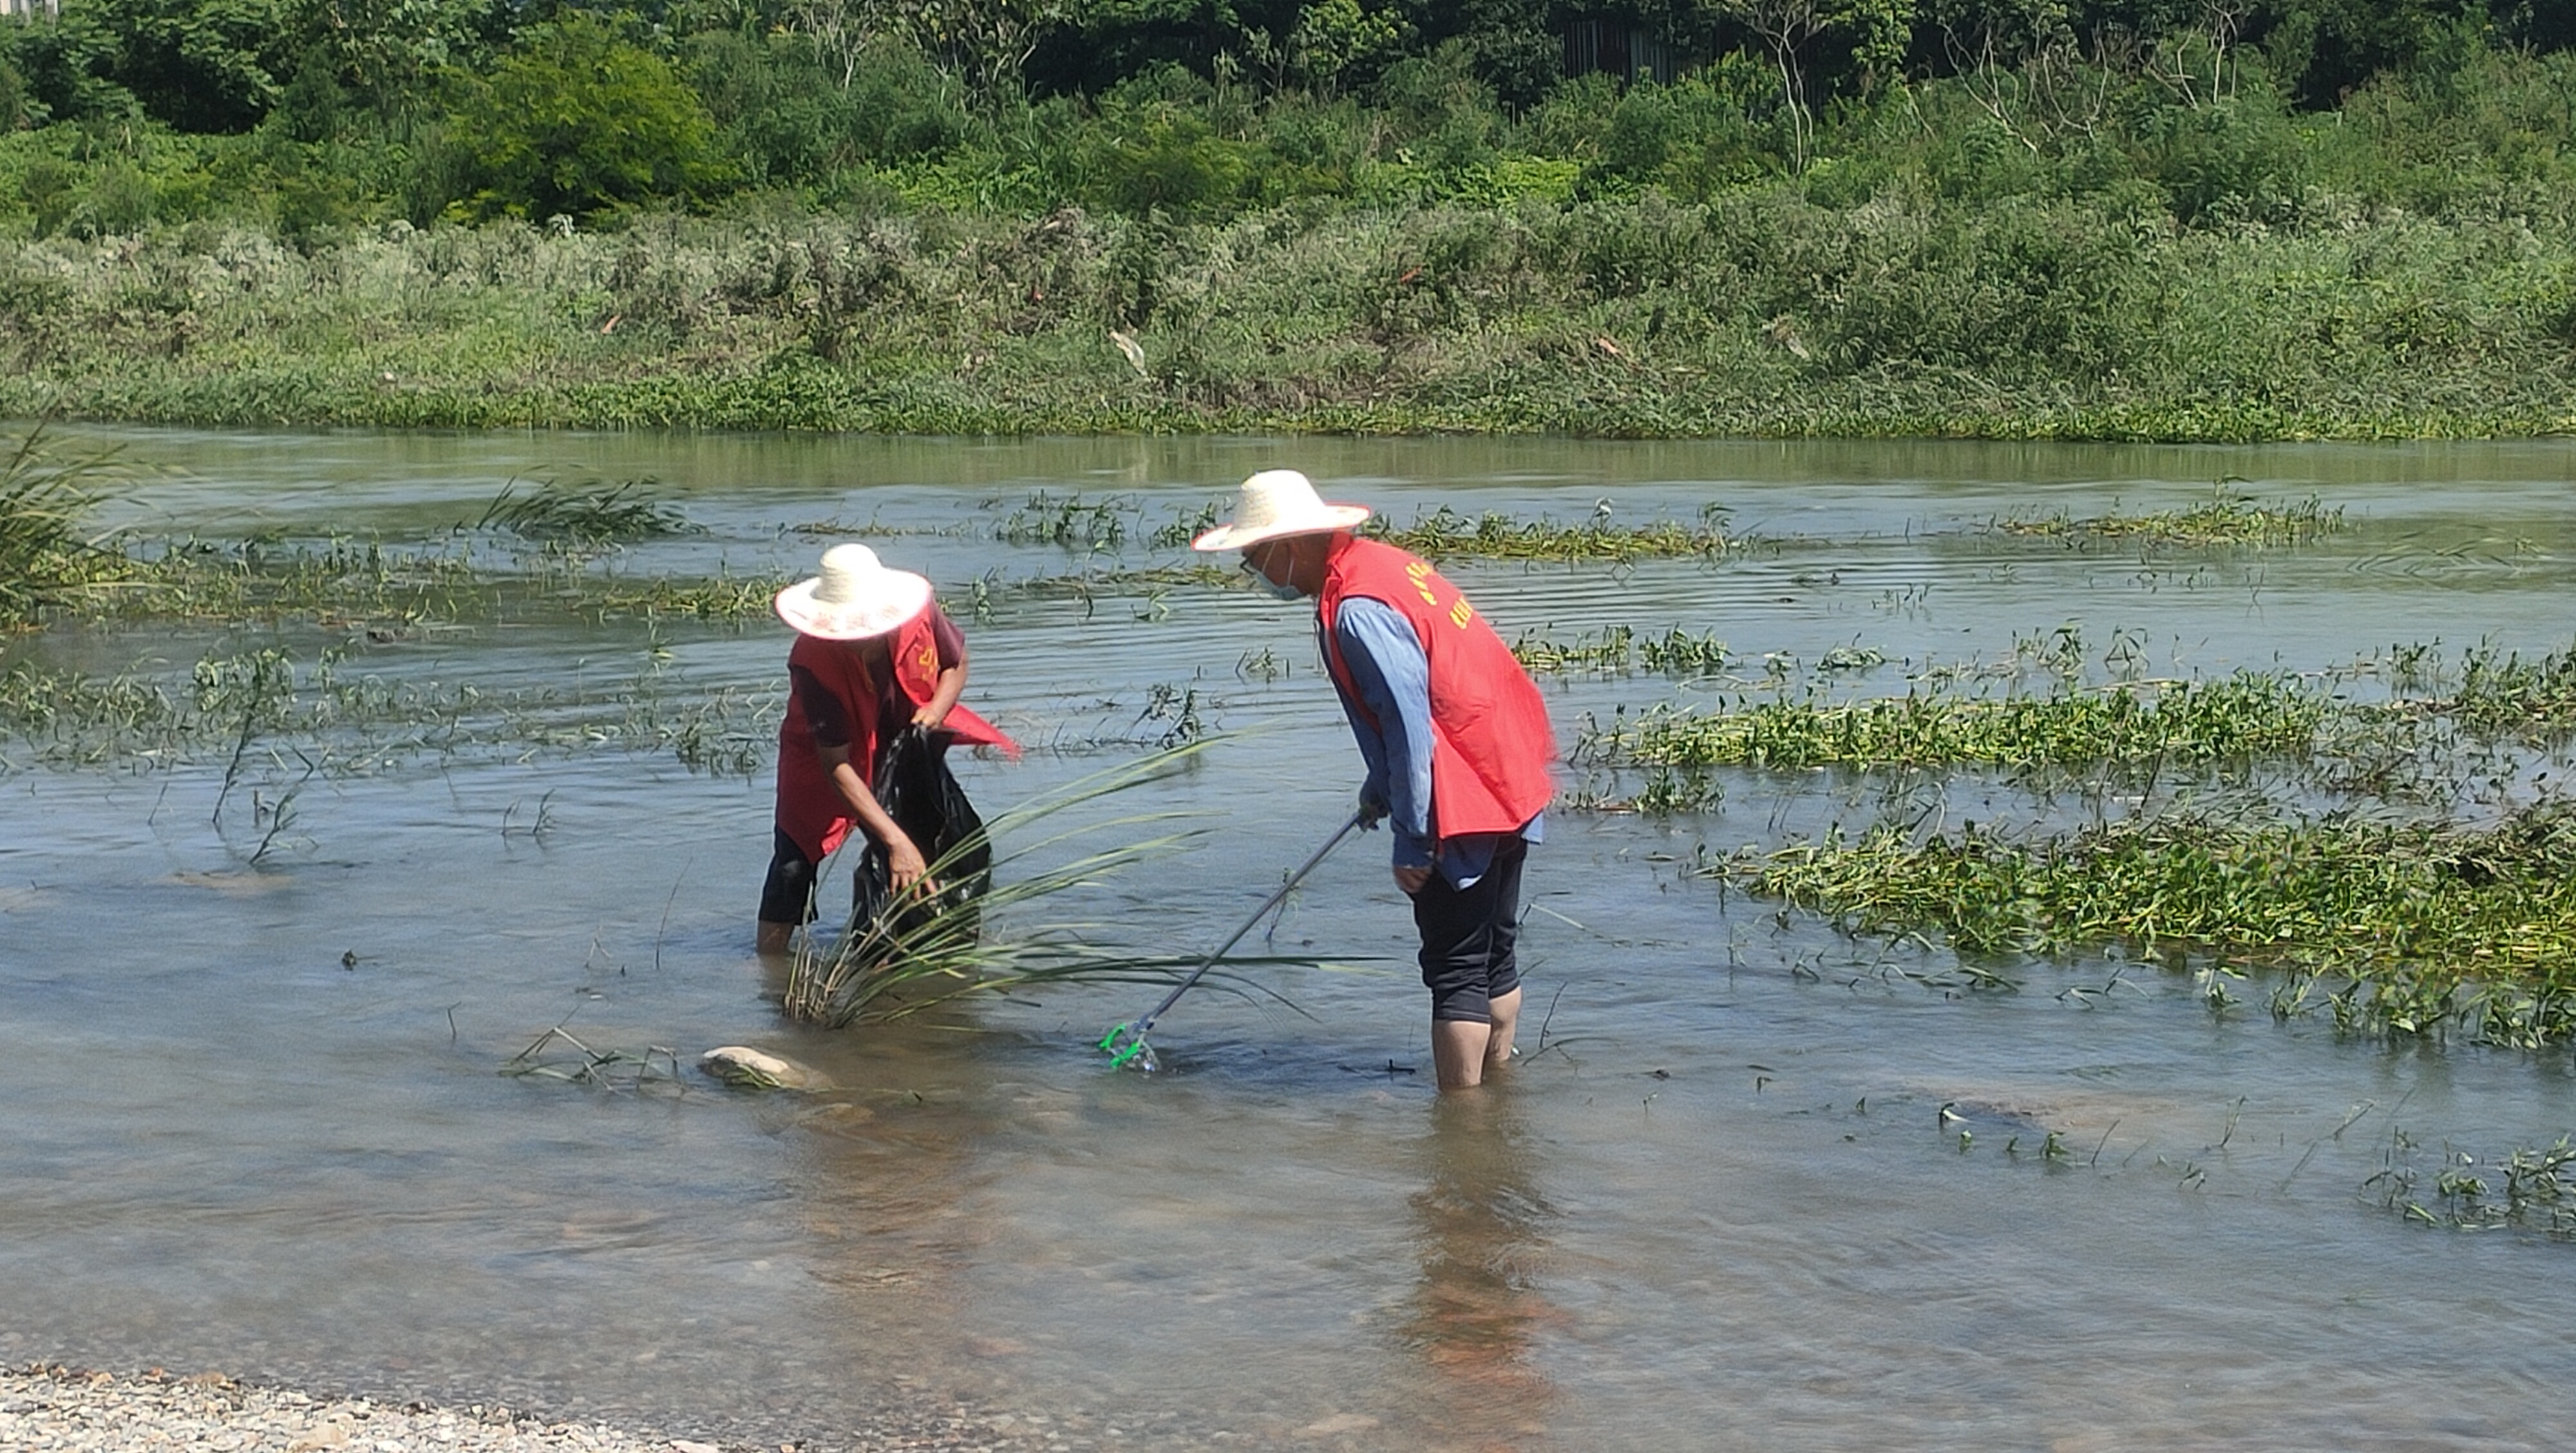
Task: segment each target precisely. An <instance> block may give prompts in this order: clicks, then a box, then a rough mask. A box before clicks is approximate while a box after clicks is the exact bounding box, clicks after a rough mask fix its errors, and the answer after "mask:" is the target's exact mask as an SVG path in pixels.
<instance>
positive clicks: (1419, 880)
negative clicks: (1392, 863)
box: [1395, 868, 1431, 898]
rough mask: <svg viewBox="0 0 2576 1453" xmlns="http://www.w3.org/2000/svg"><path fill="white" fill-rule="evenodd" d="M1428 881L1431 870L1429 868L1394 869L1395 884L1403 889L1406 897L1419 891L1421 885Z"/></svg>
mask: <svg viewBox="0 0 2576 1453" xmlns="http://www.w3.org/2000/svg"><path fill="white" fill-rule="evenodd" d="M1430 881H1431V870H1430V869H1429V868H1398V869H1396V870H1395V886H1397V887H1398V888H1401V889H1403V890H1404V896H1405V897H1407V898H1410V897H1412V896H1413V895H1414V894H1416V893H1419V892H1421V891H1422V885H1423V884H1425V883H1428V882H1430Z"/></svg>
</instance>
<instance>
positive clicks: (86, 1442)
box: [0, 1365, 1093, 1453]
mask: <svg viewBox="0 0 2576 1453" xmlns="http://www.w3.org/2000/svg"><path fill="white" fill-rule="evenodd" d="M1012 1421H1017V1422H1019V1423H1020V1426H1015V1427H1003V1426H995V1425H994V1424H993V1423H988V1422H985V1421H984V1420H982V1419H979V1418H976V1417H973V1416H971V1415H969V1414H967V1413H966V1412H965V1411H964V1410H963V1409H958V1408H942V1407H938V1406H924V1407H920V1408H913V1409H905V1410H898V1411H893V1412H889V1413H887V1414H886V1415H884V1416H883V1417H882V1418H881V1419H878V1420H875V1425H874V1426H871V1427H869V1428H866V1429H863V1430H857V1431H853V1432H849V1433H845V1434H841V1435H838V1436H835V1437H833V1438H832V1439H830V1440H829V1441H828V1442H820V1441H817V1442H807V1441H801V1440H800V1441H797V1442H790V1443H778V1444H774V1445H773V1444H759V1445H754V1444H747V1443H734V1442H722V1443H719V1442H701V1441H698V1440H696V1439H691V1438H675V1437H669V1436H662V1435H646V1434H641V1433H636V1432H632V1431H628V1430H624V1429H619V1428H612V1427H609V1426H607V1425H605V1424H600V1423H585V1422H550V1421H547V1420H544V1419H542V1418H536V1417H530V1416H528V1415H526V1414H524V1413H519V1412H514V1411H512V1410H511V1409H509V1408H503V1407H483V1406H479V1405H478V1406H474V1407H465V1408H439V1407H431V1406H428V1405H426V1404H421V1403H411V1404H405V1405H399V1406H398V1405H395V1404H391V1403H379V1402H373V1401H370V1400H368V1399H366V1398H333V1397H315V1396H311V1395H308V1394H305V1393H300V1392H294V1391H290V1390H287V1389H283V1388H271V1387H254V1386H249V1385H246V1384H243V1383H238V1382H235V1381H233V1380H232V1379H230V1378H227V1377H224V1376H222V1375H220V1374H213V1373H206V1374H199V1375H196V1376H189V1377H181V1376H175V1375H171V1374H168V1373H163V1372H159V1371H157V1370H156V1371H153V1372H149V1373H145V1374H142V1375H140V1376H135V1377H120V1376H117V1375H116V1374H114V1373H107V1372H88V1371H82V1370H78V1369H74V1368H68V1367H58V1366H44V1365H37V1366H33V1367H24V1368H11V1369H0V1448H5V1449H8V1450H9V1453H104V1450H117V1453H122V1450H126V1449H168V1450H185V1453H253V1450H257V1453H768V1450H769V1449H770V1448H772V1447H775V1448H779V1449H784V1450H787V1453H890V1450H896V1449H906V1450H941V1453H970V1450H978V1449H987V1450H1002V1449H1011V1450H1034V1449H1062V1448H1082V1447H1088V1446H1092V1444H1093V1440H1092V1439H1091V1438H1089V1437H1086V1436H1081V1435H1079V1434H1075V1435H1073V1436H1070V1437H1068V1436H1067V1434H1068V1432H1069V1431H1070V1430H1067V1429H1064V1428H1061V1427H1054V1428H1050V1427H1046V1426H1044V1425H1043V1424H1039V1425H1037V1426H1031V1424H1033V1423H1036V1422H1037V1420H1034V1419H1030V1420H1012Z"/></svg>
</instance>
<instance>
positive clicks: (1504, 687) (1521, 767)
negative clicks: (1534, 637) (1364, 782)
mask: <svg viewBox="0 0 2576 1453" xmlns="http://www.w3.org/2000/svg"><path fill="white" fill-rule="evenodd" d="M1354 595H1364V596H1367V597H1369V598H1370V599H1372V600H1380V601H1384V602H1385V603H1386V604H1387V605H1389V606H1391V607H1393V608H1394V609H1395V611H1396V612H1397V613H1398V614H1399V615H1402V616H1403V617H1404V618H1405V620H1406V621H1407V622H1409V623H1410V624H1411V625H1412V626H1413V634H1414V635H1415V637H1417V638H1418V639H1420V641H1421V642H1422V654H1423V656H1424V657H1425V658H1426V659H1428V660H1429V661H1430V663H1431V735H1432V742H1431V825H1432V831H1433V832H1434V833H1435V834H1436V835H1438V836H1440V837H1458V836H1462V835H1464V834H1467V833H1475V832H1516V831H1518V830H1519V828H1520V826H1521V824H1523V823H1525V822H1528V821H1529V820H1530V819H1531V818H1533V817H1536V816H1537V815H1538V814H1539V812H1540V811H1541V810H1542V809H1544V808H1545V807H1546V806H1547V804H1548V799H1549V798H1551V797H1553V796H1555V794H1556V784H1555V783H1553V782H1551V781H1550V780H1548V775H1547V764H1548V762H1549V761H1550V760H1552V759H1553V758H1554V757H1555V756H1556V733H1555V732H1554V731H1552V730H1551V729H1550V728H1549V726H1548V724H1547V700H1546V698H1544V697H1542V696H1540V695H1539V690H1538V684H1537V683H1536V682H1534V681H1532V680H1530V678H1529V673H1528V672H1526V671H1524V670H1522V669H1521V663H1520V662H1519V661H1518V660H1516V659H1514V658H1513V656H1512V648H1511V647H1509V646H1506V645H1504V644H1503V638H1502V637H1500V636H1498V635H1495V634H1494V628H1493V627H1491V626H1489V625H1487V624H1485V622H1484V619H1483V618H1482V617H1480V616H1478V615H1477V614H1476V611H1475V607H1473V606H1470V605H1469V604H1467V598H1466V597H1465V596H1463V595H1460V594H1459V593H1458V588H1457V587H1456V586H1454V585H1451V584H1450V583H1449V582H1448V581H1446V580H1444V579H1442V578H1441V576H1440V572H1439V571H1437V570H1434V569H1432V568H1431V567H1430V565H1429V564H1427V563H1425V562H1424V561H1422V560H1419V559H1416V558H1415V557H1413V556H1411V555H1408V554H1406V553H1405V552H1404V551H1402V550H1399V549H1397V548H1395V547H1394V546H1393V545H1388V544H1383V543H1380V542H1379V541H1376V540H1361V539H1354V540H1352V541H1351V542H1350V543H1349V544H1348V545H1346V546H1344V547H1343V548H1342V549H1341V551H1340V552H1339V553H1337V554H1335V555H1334V556H1333V559H1332V563H1331V564H1329V565H1328V566H1326V567H1325V571H1324V588H1323V590H1322V591H1321V592H1320V593H1319V594H1318V595H1317V596H1316V597H1315V613H1316V616H1317V617H1318V618H1319V619H1320V620H1321V621H1322V622H1323V626H1324V664H1325V666H1326V667H1327V668H1328V669H1330V670H1331V672H1332V675H1333V685H1334V686H1335V687H1337V688H1339V689H1340V691H1341V693H1342V699H1343V700H1345V701H1347V702H1350V703H1351V704H1352V706H1353V708H1354V709H1355V710H1356V711H1357V712H1358V714H1359V715H1360V716H1361V717H1362V718H1364V719H1365V718H1367V717H1368V709H1367V708H1366V707H1365V706H1362V705H1360V695H1359V692H1358V690H1357V689H1356V688H1354V687H1353V686H1352V684H1351V676H1350V668H1349V667H1348V666H1346V665H1345V664H1344V663H1343V661H1342V650H1341V643H1340V640H1339V639H1338V638H1337V637H1336V636H1335V635H1334V633H1333V623H1334V621H1335V619H1336V618H1337V617H1338V616H1339V615H1340V614H1341V607H1342V601H1343V600H1344V599H1345V598H1346V597H1349V596H1354Z"/></svg>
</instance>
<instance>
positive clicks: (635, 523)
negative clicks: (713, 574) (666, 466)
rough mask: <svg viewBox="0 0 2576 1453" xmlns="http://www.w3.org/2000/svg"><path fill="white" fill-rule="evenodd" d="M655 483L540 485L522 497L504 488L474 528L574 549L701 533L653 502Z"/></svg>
mask: <svg viewBox="0 0 2576 1453" xmlns="http://www.w3.org/2000/svg"><path fill="white" fill-rule="evenodd" d="M652 488H653V481H651V480H648V479H629V480H623V481H620V482H618V483H616V484H593V485H564V486H547V485H539V486H534V487H532V488H530V489H528V490H527V491H526V492H525V493H521V492H520V489H519V486H518V484H517V483H516V482H515V481H514V482H512V483H510V484H507V485H504V486H502V488H501V492H500V493H499V494H496V495H494V496H493V497H492V502H491V503H490V504H488V505H485V506H484V507H483V514H482V516H481V518H479V519H477V520H476V521H475V522H474V528H475V529H478V530H506V531H508V532H509V533H511V534H513V535H516V536H518V537H519V538H521V539H523V540H535V541H542V542H545V543H548V544H554V545H561V546H566V547H572V548H584V547H597V546H601V545H612V544H620V543H623V542H626V541H630V540H649V539H654V538H658V537H662V536H668V535H694V534H699V533H702V531H701V529H700V527H699V526H697V525H695V524H692V523H691V522H690V521H689V518H688V516H686V515H684V514H682V513H681V512H680V511H679V510H678V509H677V508H676V507H674V506H672V505H670V504H668V503H665V502H664V501H662V500H658V499H655V498H654V497H653V496H652V494H651V490H652Z"/></svg>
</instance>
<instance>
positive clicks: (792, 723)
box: [759, 545, 1014, 953]
mask: <svg viewBox="0 0 2576 1453" xmlns="http://www.w3.org/2000/svg"><path fill="white" fill-rule="evenodd" d="M775 605H776V608H777V611H778V618H779V619H780V620H783V621H785V622H787V624H789V625H791V626H793V627H795V628H796V644H795V646H794V647H793V648H792V649H791V650H789V651H788V653H787V676H788V682H789V686H790V688H791V689H790V692H789V698H788V703H787V716H786V719H785V720H784V721H781V722H780V723H779V724H778V814H777V834H776V836H777V850H776V854H775V856H773V857H772V858H771V860H770V864H769V880H768V882H767V883H766V884H765V885H763V887H762V888H761V893H760V939H759V944H760V951H761V952H762V953H784V952H786V951H787V947H788V943H789V941H790V939H791V938H792V937H793V936H794V934H795V932H796V929H797V927H798V925H800V924H804V923H809V922H811V921H813V918H814V880H815V875H816V874H817V873H818V872H819V871H820V869H821V866H822V863H823V860H824V859H825V858H827V857H829V856H830V855H831V853H832V850H833V849H835V848H837V847H839V846H840V845H841V841H842V839H844V838H846V837H848V836H849V834H850V832H851V830H852V829H853V828H856V829H858V830H859V831H862V832H865V833H866V834H867V835H868V837H869V839H870V840H872V841H874V842H875V843H877V844H878V845H879V846H880V847H882V848H884V849H885V855H886V867H887V876H888V878H889V879H890V880H891V886H892V887H893V888H894V890H895V891H896V892H898V893H900V892H902V891H903V890H904V889H906V888H909V887H911V886H912V885H913V884H914V883H916V882H918V881H920V879H921V878H922V877H923V876H924V875H926V874H927V873H928V871H929V864H928V863H927V862H926V861H924V859H923V855H922V849H921V846H920V845H918V844H916V843H914V842H913V840H912V839H911V837H909V836H908V835H906V834H905V832H904V830H903V828H902V827H901V826H899V825H897V824H896V822H895V820H894V819H893V818H892V817H891V816H889V815H888V814H887V813H886V810H885V809H884V808H883V807H881V806H879V805H878V803H877V798H876V793H875V791H874V790H873V789H874V786H875V783H876V774H877V765H878V761H879V759H880V756H881V753H882V749H883V747H884V746H885V744H886V743H888V742H890V741H892V740H893V738H894V736H895V734H896V733H897V732H899V731H901V730H902V729H903V728H904V727H905V726H907V725H910V726H918V727H921V728H923V729H924V730H926V731H930V732H935V733H938V734H939V736H938V737H936V738H934V740H937V741H938V742H939V743H940V744H941V745H942V746H945V745H946V744H947V743H948V742H950V741H962V742H968V743H973V744H976V745H988V746H999V747H1003V748H1006V749H1007V748H1011V747H1012V746H1013V745H1014V744H1013V743H1012V741H1011V739H1010V738H1009V737H1008V736H1006V735H1004V734H1003V732H1002V730H1001V729H1000V728H999V727H996V726H994V725H993V724H992V723H991V722H988V721H986V720H984V719H983V718H982V717H980V716H977V715H976V714H975V713H974V712H972V711H969V710H967V709H966V708H965V707H962V706H960V705H958V704H957V698H958V697H959V695H961V694H962V693H964V691H965V690H966V638H965V637H964V636H962V635H960V634H958V631H957V627H956V626H955V624H953V623H952V622H950V620H949V619H948V616H947V614H946V613H945V612H943V611H942V610H940V608H939V605H938V603H937V602H936V601H934V600H932V599H931V592H930V582H929V581H928V580H927V579H925V578H923V577H922V576H919V575H915V574H913V573H912V572H910V571H908V570H889V569H887V568H886V567H885V566H884V565H883V564H882V563H880V562H879V561H878V559H877V555H876V552H875V551H874V550H871V549H869V548H868V547H867V546H865V545H835V546H833V547H832V548H831V549H829V550H826V551H824V552H823V573H822V574H820V575H817V576H815V577H814V578H812V579H810V580H802V581H798V582H797V583H796V584H794V585H791V586H789V587H787V588H786V589H785V590H782V591H780V592H778V598H777V600H776V602H775ZM931 886H932V887H933V888H936V887H937V884H935V883H934V884H932V885H931ZM854 891H855V885H854Z"/></svg>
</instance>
